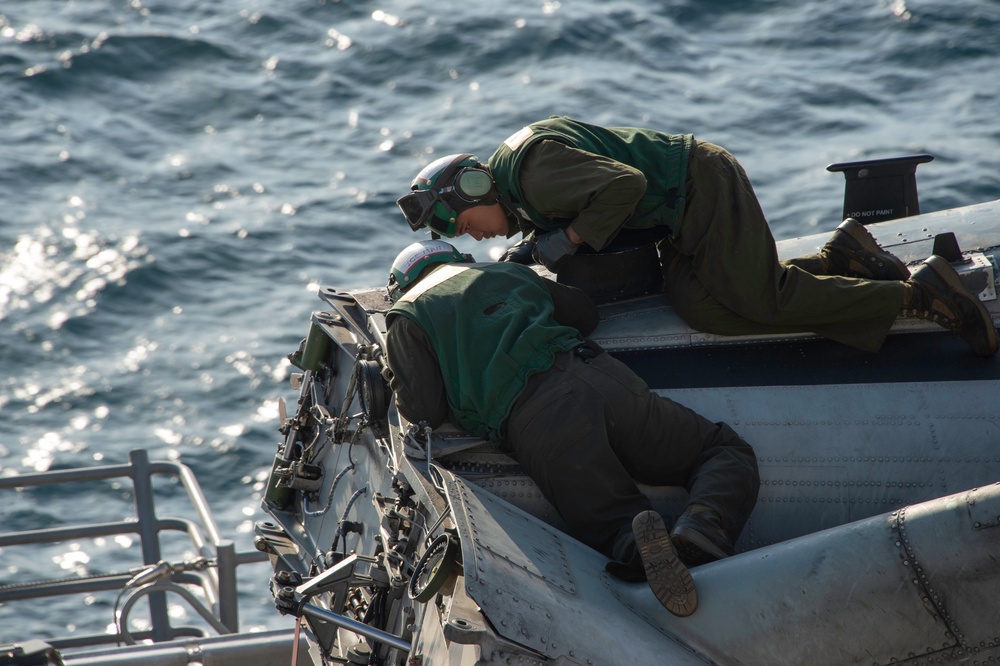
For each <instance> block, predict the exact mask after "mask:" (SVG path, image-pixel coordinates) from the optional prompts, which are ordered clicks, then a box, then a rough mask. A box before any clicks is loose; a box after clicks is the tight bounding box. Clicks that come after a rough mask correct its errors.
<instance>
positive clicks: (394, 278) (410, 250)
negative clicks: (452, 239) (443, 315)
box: [386, 240, 473, 300]
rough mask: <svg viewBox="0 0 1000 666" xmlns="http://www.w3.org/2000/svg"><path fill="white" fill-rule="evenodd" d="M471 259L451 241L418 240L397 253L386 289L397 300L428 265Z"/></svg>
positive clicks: (391, 297)
mask: <svg viewBox="0 0 1000 666" xmlns="http://www.w3.org/2000/svg"><path fill="white" fill-rule="evenodd" d="M471 261H473V258H472V256H471V255H468V254H462V253H461V252H459V251H458V249H457V248H455V246H454V245H452V244H451V243H445V242H444V241H442V240H427V241H417V242H416V243H413V244H411V245H408V246H406V248H404V249H403V251H402V252H400V253H399V254H398V255H396V259H395V261H393V262H392V270H390V271H389V284H388V285H386V291H387V292H388V293H389V298H390V299H392V300H396V298H398V297H399V295H400V293H401V292H405V291H406V290H407V289H409V288H410V287H411V286H413V284H414V283H415V282H416V281H417V279H418V278H419V277H420V274H421V273H423V271H424V269H425V268H427V267H428V266H431V265H433V264H450V263H455V262H471Z"/></svg>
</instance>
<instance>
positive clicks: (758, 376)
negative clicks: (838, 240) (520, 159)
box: [257, 201, 1000, 665]
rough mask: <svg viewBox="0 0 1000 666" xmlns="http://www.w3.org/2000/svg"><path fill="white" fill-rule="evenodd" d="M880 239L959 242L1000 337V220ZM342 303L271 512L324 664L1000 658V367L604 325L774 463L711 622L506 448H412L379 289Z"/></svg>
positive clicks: (309, 370)
mask: <svg viewBox="0 0 1000 666" xmlns="http://www.w3.org/2000/svg"><path fill="white" fill-rule="evenodd" d="M869 229H870V230H871V231H872V233H873V234H874V235H875V236H876V238H877V239H878V241H879V242H880V244H881V245H882V246H883V247H885V248H886V249H888V250H890V251H891V252H893V253H894V254H896V255H897V256H899V257H900V258H901V259H902V260H903V261H905V262H908V263H911V264H914V263H916V262H918V261H920V260H921V259H923V258H925V257H927V256H928V255H929V254H931V252H932V247H933V245H934V240H935V237H936V236H937V235H938V234H943V233H948V232H951V233H954V234H955V237H956V239H957V241H958V245H959V247H960V249H961V251H962V253H963V254H962V258H961V261H956V262H954V265H955V267H956V269H957V270H959V272H960V273H961V274H962V275H963V280H964V281H965V282H966V284H967V285H968V286H970V288H973V289H974V290H975V291H976V292H977V293H980V294H981V296H980V297H981V298H982V299H983V301H984V303H985V305H986V307H987V308H988V310H989V311H990V312H991V314H992V315H993V316H994V319H995V320H996V319H997V318H998V317H1000V302H998V300H997V299H996V291H995V284H996V277H995V276H996V273H995V270H994V267H995V266H996V262H997V259H998V258H1000V256H998V252H1000V249H998V248H1000V201H997V202H991V203H986V204H980V205H976V206H969V207H965V208H959V209H954V210H949V211H943V212H939V213H931V214H926V215H916V216H912V217H906V218H902V219H898V220H893V221H888V222H881V223H878V224H875V225H872V226H870V227H869ZM828 237H829V232H828V231H825V232H823V233H821V234H817V235H814V236H808V237H803V238H798V239H794V240H789V241H784V242H781V243H779V253H780V255H781V256H782V257H784V258H790V257H794V256H800V255H805V254H810V253H813V252H815V251H816V250H817V249H819V247H821V246H822V245H823V243H824V242H825V241H826V240H827V238H828ZM953 258H954V257H953ZM911 268H912V266H911ZM320 296H321V298H322V299H323V300H324V301H325V303H326V305H327V308H326V309H325V310H324V311H321V312H317V313H314V315H313V321H312V325H311V327H310V331H309V337H308V338H307V340H306V341H305V343H304V344H303V346H302V347H301V348H300V350H299V353H298V354H297V355H294V356H295V361H296V363H297V364H298V365H299V366H300V367H301V368H302V369H303V373H302V374H301V375H300V376H297V378H296V382H301V390H300V394H299V397H298V405H297V408H296V409H295V410H294V414H292V415H290V416H289V417H287V418H284V417H283V422H282V432H283V434H284V441H283V442H282V443H281V444H280V445H279V447H278V454H277V456H276V460H275V468H274V472H273V473H272V479H271V486H270V488H269V491H268V495H267V497H266V499H265V505H264V506H265V509H266V510H267V511H268V512H269V513H270V514H271V516H272V517H273V521H269V522H267V523H260V524H258V530H257V531H258V546H259V547H260V548H261V549H262V550H266V551H267V552H269V553H270V554H271V555H272V558H271V559H272V563H273V564H274V567H275V571H276V576H275V579H274V581H275V582H274V588H273V589H274V590H275V594H276V598H277V599H278V606H279V608H281V609H282V610H283V611H285V612H294V613H296V614H300V615H303V616H304V617H306V618H307V620H308V627H309V630H310V632H311V636H312V639H313V645H314V650H313V655H312V656H313V658H314V660H315V661H317V662H318V661H320V660H323V659H325V660H326V661H327V662H328V663H343V662H342V661H338V659H348V658H354V659H362V660H363V659H368V658H372V659H373V660H372V661H371V662H368V661H360V662H355V663H385V664H407V665H411V664H412V665H417V664H425V665H426V664H435V665H436V664H478V663H483V664H492V663H496V664H504V663H517V664H550V663H551V664H622V663H632V664H637V665H638V664H664V663H665V664H705V663H709V664H777V663H787V664H801V663H810V664H850V663H858V664H887V663H914V664H923V663H990V662H991V661H997V660H1000V485H998V481H1000V417H998V413H1000V410H998V408H997V404H998V396H1000V360H998V359H997V358H995V357H994V358H985V359H984V358H980V357H977V356H975V355H974V354H973V353H972V352H971V351H970V350H969V348H968V346H967V345H966V344H965V343H964V342H963V341H962V339H961V338H959V337H958V336H957V335H955V334H953V333H951V332H948V331H945V330H944V329H941V328H939V327H936V326H935V325H933V324H929V323H927V322H922V321H917V320H899V321H898V322H897V324H896V325H895V327H894V328H893V332H892V333H891V334H890V336H889V337H888V339H887V341H886V343H885V345H884V346H883V348H882V349H881V350H880V351H879V352H877V353H867V352H861V351H857V350H854V349H851V348H848V347H844V346H842V345H838V344H837V343H833V342H830V341H827V340H823V339H820V338H817V337H815V336H811V335H794V336H755V337H738V338H731V337H720V336H713V335H707V334H703V333H699V332H697V331H694V330H692V329H691V328H690V327H688V326H687V325H686V324H685V323H684V322H683V321H682V320H681V319H680V318H679V317H677V315H676V314H675V313H674V312H673V310H672V309H671V307H670V305H669V303H668V302H667V301H666V299H665V297H663V296H659V295H657V296H646V297H642V298H635V299H630V300H626V301H622V302H617V303H612V304H608V305H604V306H602V307H601V323H600V325H599V326H598V329H597V331H596V332H595V334H594V335H593V338H594V339H595V340H596V341H597V342H598V343H600V344H601V345H602V346H603V347H604V348H605V349H607V350H609V351H610V352H611V353H613V354H615V355H616V356H617V357H618V358H620V359H622V360H623V361H624V362H626V363H627V364H628V365H630V366H631V367H632V368H633V369H634V370H635V371H636V372H637V373H638V374H639V375H641V376H642V377H643V378H644V379H645V380H646V381H647V383H648V384H649V385H650V387H651V388H653V389H654V390H655V391H657V392H658V393H661V394H662V395H665V396H669V397H670V398H672V399H674V400H676V401H678V402H680V403H682V404H684V405H686V406H688V407H690V408H692V409H694V410H695V411H697V412H699V413H701V414H703V415H705V416H706V417H708V418H709V419H712V420H715V421H725V422H727V423H729V424H730V425H731V426H732V427H733V428H734V429H736V430H737V431H738V432H739V433H740V434H741V435H742V436H743V437H744V438H745V439H746V440H747V441H748V442H750V443H751V444H752V445H753V447H754V449H755V451H756V453H757V458H758V463H759V468H760V473H761V488H760V496H759V499H758V503H757V506H756V509H755V510H754V512H753V515H752V516H751V518H750V521H749V523H748V525H747V527H746V529H745V530H744V533H743V535H742V537H741V538H740V540H739V542H738V544H737V550H738V551H739V552H738V554H737V555H736V556H734V557H731V558H728V559H726V560H723V561H719V562H715V563H712V564H708V565H704V566H701V567H697V568H695V569H694V570H693V572H692V573H693V576H694V579H695V583H696V586H697V588H698V593H699V607H698V610H697V611H696V612H695V613H694V615H692V616H690V617H688V618H679V617H674V616H672V615H670V614H669V613H667V612H666V611H665V610H664V609H663V608H662V607H661V606H660V605H659V604H658V602H657V601H656V599H655V598H654V597H653V595H652V593H651V592H650V591H649V589H648V587H647V586H645V585H642V584H629V583H624V582H622V581H619V580H617V579H615V578H612V577H610V576H608V575H607V574H606V573H605V571H604V564H605V558H603V557H602V556H601V555H600V554H598V553H596V552H594V551H592V550H590V549H589V548H587V547H586V546H583V545H582V544H580V543H579V542H576V541H575V540H573V539H572V538H571V537H569V536H567V535H566V534H565V533H564V532H563V531H562V529H561V528H562V524H561V522H560V520H559V518H558V516H557V515H556V514H555V512H554V510H553V509H552V507H551V506H550V505H549V504H548V503H547V502H546V501H545V499H544V498H542V496H541V495H540V493H539V492H538V490H537V488H536V487H535V485H534V483H533V482H532V481H531V480H530V478H528V477H527V476H525V475H524V474H523V472H522V471H521V470H520V468H519V467H518V466H517V465H516V463H514V461H512V460H511V459H509V458H508V457H506V456H504V455H503V454H501V453H499V452H497V451H496V450H495V449H494V448H493V447H492V446H491V445H489V444H487V443H484V442H481V441H479V440H476V439H474V438H471V437H468V436H465V435H464V434H462V433H459V432H455V431H452V430H449V429H443V430H441V431H438V432H435V433H432V434H431V436H430V438H429V439H428V441H427V442H423V441H420V439H419V438H416V437H414V436H413V435H414V433H413V431H412V429H411V428H410V427H409V426H410V424H408V423H406V422H405V421H404V420H403V419H401V418H400V416H399V415H398V413H397V412H396V410H395V408H394V406H393V405H392V399H391V396H390V395H389V394H388V392H387V388H386V385H385V384H384V381H383V379H382V376H381V374H380V371H381V369H382V367H383V365H384V363H383V357H382V352H381V350H382V348H383V342H384V335H385V326H384V312H385V311H386V310H387V308H388V303H387V302H386V301H385V300H384V299H383V296H382V291H380V290H372V291H359V292H352V293H344V292H338V291H336V290H332V289H326V290H323V291H322V292H321V294H320ZM644 490H645V491H646V492H647V494H648V495H649V496H650V498H651V499H652V501H653V503H654V506H655V507H656V508H657V509H658V510H659V511H660V512H661V513H662V514H663V516H664V518H665V520H666V521H667V523H668V524H669V523H670V521H671V520H672V519H673V518H674V517H676V515H677V514H678V513H679V511H680V510H681V509H682V508H683V504H684V501H685V493H684V490H683V489H679V488H659V487H656V488H653V487H644ZM352 555H354V556H355V557H352ZM378 632H382V633H378ZM372 654H374V655H375V656H374V657H370V655H372ZM366 655H369V656H366Z"/></svg>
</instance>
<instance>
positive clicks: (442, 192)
mask: <svg viewBox="0 0 1000 666" xmlns="http://www.w3.org/2000/svg"><path fill="white" fill-rule="evenodd" d="M396 205H397V206H399V209H400V210H401V211H403V217H405V218H406V222H407V223H408V224H409V225H410V228H411V229H413V230H414V231H418V230H420V229H423V228H425V227H426V228H429V229H430V230H431V231H432V232H433V233H435V234H439V235H441V236H445V237H447V238H454V237H455V236H461V235H462V234H469V235H470V236H472V237H473V238H475V239H476V240H482V239H484V238H493V237H494V236H501V235H502V236H506V235H507V234H508V232H509V231H508V230H509V225H508V221H507V214H506V212H505V211H504V209H503V206H501V204H500V203H499V201H498V200H497V188H496V183H495V182H493V176H492V175H491V174H490V171H489V167H487V166H486V165H485V164H482V163H480V161H479V159H478V158H477V157H476V156H475V155H472V154H471V153H461V154H457V155H446V156H444V157H442V158H440V159H437V160H434V161H433V162H431V163H430V164H428V165H427V166H425V167H424V168H423V169H421V171H420V173H418V174H417V177H416V178H414V179H413V182H412V183H411V184H410V192H409V193H408V194H405V195H404V196H402V197H400V198H399V199H398V200H397V201H396Z"/></svg>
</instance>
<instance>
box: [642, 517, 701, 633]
mask: <svg viewBox="0 0 1000 666" xmlns="http://www.w3.org/2000/svg"><path fill="white" fill-rule="evenodd" d="M632 532H633V534H635V545H636V547H637V548H638V549H639V556H640V557H641V558H642V565H643V568H644V569H645V570H646V580H647V581H648V583H649V587H650V589H651V590H652V591H653V595H654V596H655V597H656V598H657V599H658V600H659V602H660V603H661V604H663V607H664V608H666V609H667V610H668V611H670V612H671V613H673V614H674V615H677V616H679V617H687V616H688V615H691V613H693V612H694V611H695V609H697V608H698V592H697V591H696V590H695V587H694V580H693V579H692V578H691V572H690V571H688V569H687V567H686V566H684V563H683V562H681V560H680V558H679V557H678V556H677V551H676V550H674V544H673V542H672V541H671V540H670V533H669V532H668V531H667V528H666V526H665V525H664V524H663V519H662V518H660V515H659V514H658V513H656V512H655V511H643V512H642V513H640V514H639V515H637V516H636V517H635V518H633V519H632Z"/></svg>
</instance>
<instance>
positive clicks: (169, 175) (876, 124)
mask: <svg viewBox="0 0 1000 666" xmlns="http://www.w3.org/2000/svg"><path fill="white" fill-rule="evenodd" d="M998 72H1000V3H998V2H996V0H914V1H903V0H898V1H886V0H859V1H857V2H850V3H846V2H829V1H826V0H751V1H749V2H736V1H734V0H718V1H712V2H703V1H699V0H669V1H667V2H651V1H647V2H626V1H616V0H610V1H599V0H565V1H564V2H525V1H523V0H510V1H508V2H504V3H486V2H449V1H448V0H443V1H441V2H436V3H425V2H417V1H416V0H387V1H385V2H380V3H374V2H365V1H363V0H357V1H355V0H351V1H350V2H348V1H346V0H345V1H344V2H330V1H326V2H323V1H319V0H308V1H306V0H288V1H285V2H265V1H263V0H258V1H254V0H214V1H213V2H194V1H192V0H148V1H147V0H132V1H127V0H113V1H110V2H109V1H108V0H75V1H74V0H70V1H66V0H58V1H57V0H8V1H7V2H5V3H4V4H3V6H2V7H0V121H2V123H0V127H2V132H3V140H2V142H0V196H2V199H0V474H3V475H16V474H24V473H28V472H35V471H45V470H56V469H60V468H66V467H75V466H81V465H92V464H111V463H120V462H125V461H126V460H127V456H128V452H129V450H130V449H133V448H145V449H148V450H149V451H150V455H151V456H152V457H153V458H155V459H180V460H181V461H183V462H185V463H187V464H188V465H189V466H190V467H192V469H193V470H194V472H195V474H196V475H197V476H198V478H199V480H200V481H201V484H202V486H203V487H204V490H205V492H206V495H207V496H208V499H209V501H210V503H211V504H212V505H213V508H214V509H215V513H216V517H217V519H218V522H219V525H220V528H221V531H222V532H223V534H224V535H225V536H228V537H229V538H232V539H233V540H234V541H236V544H237V549H238V550H250V549H251V540H252V526H253V522H254V521H255V520H259V519H261V518H263V517H264V516H263V514H262V513H261V511H260V509H259V508H258V506H259V503H260V498H261V492H262V487H263V482H264V479H265V478H266V475H267V472H268V470H269V468H270V463H271V460H272V457H273V454H274V451H275V447H276V445H277V443H278V439H279V435H278V432H277V413H278V409H277V401H278V399H279V398H281V397H284V398H285V399H286V400H287V401H289V402H290V403H291V404H293V405H294V400H295V392H293V391H292V390H291V388H290V387H289V385H288V381H287V380H288V375H289V364H288V362H287V361H286V360H285V355H286V354H288V353H289V352H291V351H293V350H294V349H295V347H296V346H297V344H298V342H299V340H300V339H301V338H302V337H303V336H304V335H305V332H306V328H307V323H308V317H309V314H310V312H311V311H312V310H315V309H320V301H319V300H318V299H317V298H316V296H315V292H316V290H317V288H318V286H319V285H321V284H322V285H336V286H340V287H362V286H371V285H377V284H378V285H380V284H384V282H385V278H386V274H387V270H388V266H389V264H390V263H391V261H392V259H393V257H394V256H395V254H396V253H397V252H398V251H399V250H400V249H401V248H402V247H404V246H405V245H406V244H408V243H410V242H412V241H413V240H416V239H417V237H416V236H415V235H414V234H412V232H410V231H409V229H408V228H407V227H406V226H405V224H404V223H403V222H402V220H401V217H400V215H399V213H398V210H397V209H396V207H395V204H394V201H395V199H396V198H397V197H398V196H399V195H400V194H402V193H403V192H404V191H405V190H406V189H407V188H408V185H409V182H410V180H411V178H412V177H413V175H414V174H415V173H416V172H417V171H418V170H419V169H420V168H421V167H422V166H423V165H425V164H426V163H428V162H429V161H431V160H432V159H434V158H436V157H440V156H442V155H446V154H449V153H455V152H475V153H477V154H479V155H480V156H481V157H482V158H483V159H485V158H486V157H488V156H489V155H490V154H491V153H492V151H493V149H494V148H495V147H496V145H497V144H498V143H500V142H501V141H502V140H503V139H504V138H506V137H507V136H508V135H509V134H511V133H512V132H513V131H514V130H516V129H518V128H520V127H521V126H522V125H524V124H526V123H528V122H531V121H533V120H536V119H540V118H543V117H546V116H549V115H553V114H562V115H569V116H573V117H576V118H579V119H581V120H586V121H590V122H596V123H599V124H607V125H640V126H646V127H653V128H657V129H662V130H666V131H671V132H692V133H694V134H695V136H696V137H698V138H701V139H704V140H707V141H711V142H713V143H717V144H721V145H723V146H725V147H727V148H728V149H729V150H730V151H731V152H733V153H734V154H735V155H736V156H737V157H738V158H739V159H740V160H741V162H742V163H743V164H744V166H745V167H746V169H747V171H748V173H749V175H750V178H751V180H752V181H753V184H754V187H755V188H756V190H757V194H758V196H759V198H760V199H761V203H762V205H763V207H764V211H765V213H767V215H768V217H769V219H770V221H771V226H772V229H773V230H774V233H775V236H776V237H778V238H788V237H794V236H798V235H802V234H806V233H812V232H816V231H822V230H828V229H832V228H833V227H834V226H835V225H836V223H837V222H838V221H839V216H840V211H841V197H842V193H843V177H842V176H841V175H840V174H832V173H829V172H827V171H826V170H825V167H826V165H827V164H830V163H833V162H843V161H851V160H859V159H873V158H877V157H891V156H897V155H903V154H909V153H930V154H932V155H934V156H935V157H936V159H935V160H934V161H933V162H931V163H929V164H925V165H922V166H921V167H920V170H919V173H918V180H919V188H920V195H921V207H922V209H923V210H924V211H925V212H927V211H933V210H940V209H943V208H949V207H953V206H959V205H965V204H973V203H980V202H983V201H988V200H993V199H997V198H1000V111H998V110H1000V85H998V81H1000V78H998V74H997V73H998ZM457 244H458V245H459V246H460V247H461V248H462V249H463V251H467V252H473V253H475V254H476V256H477V257H478V258H479V259H487V258H489V257H490V256H494V257H495V256H497V255H498V254H499V252H500V251H502V249H503V247H504V246H505V245H506V244H507V243H506V241H503V242H501V241H490V242H489V244H483V245H477V244H475V243H474V242H471V241H468V240H462V241H460V242H459V243H457ZM162 492H163V494H164V496H163V497H162V498H161V503H160V507H161V508H160V513H161V515H169V514H171V513H174V512H180V511H181V510H183V507H184V506H185V500H184V496H183V494H182V493H181V492H179V491H178V489H177V488H176V486H170V485H168V486H167V487H165V488H163V489H162ZM0 500H2V503H0V520H2V523H3V526H4V528H5V529H8V530H28V529H38V528H43V527H52V526H58V525H63V524H66V523H67V522H71V521H75V520H78V519H80V518H85V519H88V520H95V521H100V522H105V521H108V522H110V521H117V520H122V519H124V518H125V517H126V516H128V515H129V514H130V513H131V496H130V494H129V492H128V490H127V488H125V487H123V486H119V485H115V484H111V483H105V484H97V486H96V487H88V488H87V489H86V490H84V491H77V492H74V491H71V490H61V491H58V492H56V491H42V490H36V491H24V492H20V493H7V494H5V495H4V496H2V497H0ZM135 547H136V546H135V544H134V543H130V540H128V539H118V540H115V539H106V540H105V539H98V540H76V541H71V542H67V543H63V544H60V545H58V546H54V547H46V548H36V549H22V548H6V549H3V550H0V586H2V585H9V584H12V583H21V582H26V581H33V580H39V579H42V578H54V577H62V576H74V575H89V574H96V573H106V572H109V571H117V570H120V568H121V567H125V566H130V565H131V564H130V563H134V562H135V561H136V558H135V556H134V555H133V554H132V553H134V549H135ZM244 572H245V573H241V576H240V578H241V581H240V582H241V584H242V585H243V593H242V596H241V602H242V604H243V606H242V607H241V621H242V626H243V628H279V627H289V626H291V622H290V621H289V620H288V619H287V618H283V617H281V616H279V615H278V614H277V612H276V611H274V609H273V606H272V605H271V600H270V595H269V593H268V592H267V579H268V574H269V569H268V568H267V567H266V565H265V566H260V565H254V566H251V567H245V568H244ZM113 601H114V599H113V597H110V598H108V597H106V596H100V595H94V596H92V597H87V598H86V599H85V600H84V602H83V603H84V604H85V606H84V610H81V607H80V600H79V599H78V598H77V599H74V600H72V602H52V601H44V602H40V603H38V604H35V605H34V606H30V607H25V606H24V604H8V605H7V606H0V643H2V642H3V641H4V640H15V639H24V638H29V637H42V638H44V637H50V636H60V635H65V634H68V633H73V632H76V633H92V632H95V631H103V630H104V627H105V626H106V625H108V624H109V623H110V622H111V614H112V610H113V609H112V605H113ZM172 612H173V613H175V614H176V615H177V616H178V617H181V618H182V617H183V615H184V609H183V608H175V609H173V611H172ZM188 615H190V613H189V614H188ZM181 623H183V622H181Z"/></svg>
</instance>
